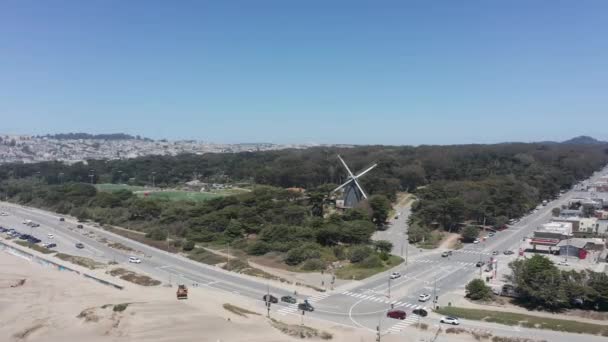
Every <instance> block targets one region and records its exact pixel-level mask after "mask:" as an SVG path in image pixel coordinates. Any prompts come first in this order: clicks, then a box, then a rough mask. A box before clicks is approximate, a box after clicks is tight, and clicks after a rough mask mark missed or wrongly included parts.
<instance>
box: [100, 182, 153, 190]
mask: <svg viewBox="0 0 608 342" xmlns="http://www.w3.org/2000/svg"><path fill="white" fill-rule="evenodd" d="M95 187H96V188H97V190H99V191H107V192H113V191H118V190H129V191H133V192H135V191H144V190H146V188H145V187H143V186H137V185H128V184H112V183H103V184H95Z"/></svg>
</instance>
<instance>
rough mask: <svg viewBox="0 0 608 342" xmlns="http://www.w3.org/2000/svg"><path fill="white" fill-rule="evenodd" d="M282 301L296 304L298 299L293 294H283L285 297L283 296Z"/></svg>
mask: <svg viewBox="0 0 608 342" xmlns="http://www.w3.org/2000/svg"><path fill="white" fill-rule="evenodd" d="M281 302H285V303H289V304H295V303H296V302H297V300H296V299H295V298H293V297H292V296H283V297H281Z"/></svg>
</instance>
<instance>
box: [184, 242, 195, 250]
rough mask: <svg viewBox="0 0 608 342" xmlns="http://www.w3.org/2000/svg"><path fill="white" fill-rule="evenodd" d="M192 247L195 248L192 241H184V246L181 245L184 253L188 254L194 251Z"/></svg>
mask: <svg viewBox="0 0 608 342" xmlns="http://www.w3.org/2000/svg"><path fill="white" fill-rule="evenodd" d="M194 246H195V244H194V241H192V240H186V242H184V244H183V245H182V249H183V250H184V251H186V252H189V251H191V250H193V249H194Z"/></svg>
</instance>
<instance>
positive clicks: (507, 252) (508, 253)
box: [502, 249, 515, 255]
mask: <svg viewBox="0 0 608 342" xmlns="http://www.w3.org/2000/svg"><path fill="white" fill-rule="evenodd" d="M502 253H503V254H504V255H511V254H514V253H515V252H513V251H510V250H508V249H507V250H506V251H504V252H502Z"/></svg>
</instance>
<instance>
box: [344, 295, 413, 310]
mask: <svg viewBox="0 0 608 342" xmlns="http://www.w3.org/2000/svg"><path fill="white" fill-rule="evenodd" d="M342 294H343V295H347V296H350V297H354V298H359V299H363V300H367V301H371V302H376V303H384V304H393V305H394V306H395V307H404V308H408V309H412V310H413V309H420V308H421V307H422V306H420V305H418V304H412V303H407V302H400V301H396V300H390V299H387V298H386V297H378V296H374V295H368V294H365V293H356V292H350V291H345V292H342Z"/></svg>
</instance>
